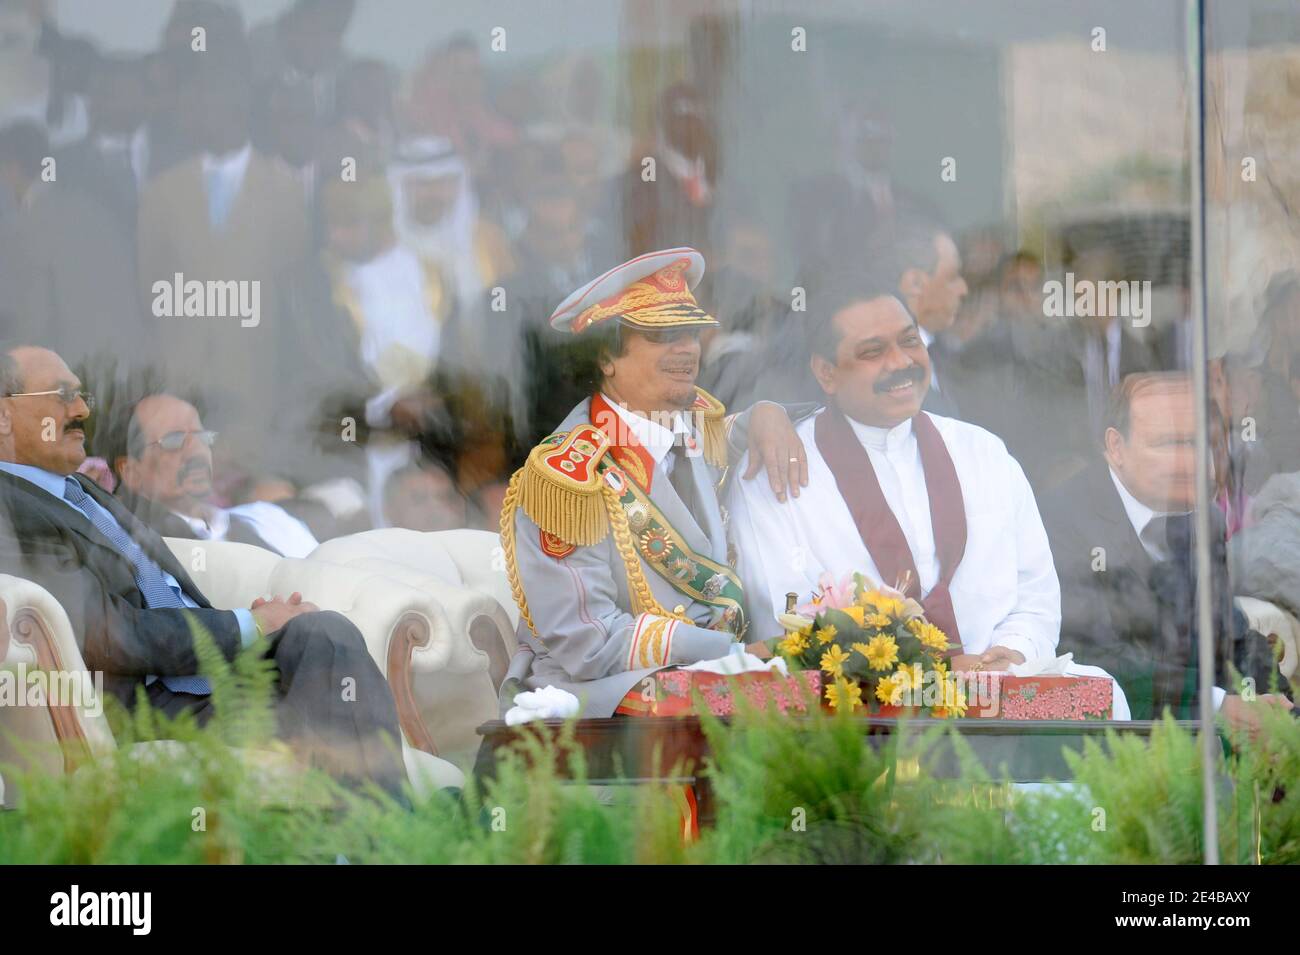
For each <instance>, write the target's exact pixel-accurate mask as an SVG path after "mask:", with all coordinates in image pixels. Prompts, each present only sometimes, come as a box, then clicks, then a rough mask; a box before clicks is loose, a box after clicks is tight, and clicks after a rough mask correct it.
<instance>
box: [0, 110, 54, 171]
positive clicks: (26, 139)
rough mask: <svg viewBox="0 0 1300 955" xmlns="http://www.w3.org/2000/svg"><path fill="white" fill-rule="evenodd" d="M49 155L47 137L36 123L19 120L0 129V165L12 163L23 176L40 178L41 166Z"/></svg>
mask: <svg viewBox="0 0 1300 955" xmlns="http://www.w3.org/2000/svg"><path fill="white" fill-rule="evenodd" d="M49 154H50V140H49V137H48V136H46V135H45V130H44V129H42V128H41V127H40V126H39V125H37V124H36V123H33V122H31V121H30V120H21V121H19V122H16V123H10V124H8V125H7V126H4V127H2V128H0V163H7V162H11V163H14V164H15V165H17V166H18V168H19V169H21V170H22V173H23V175H24V176H27V177H28V178H31V179H35V178H37V177H38V176H40V174H41V164H42V163H43V162H44V161H45V157H47V156H48V155H49Z"/></svg>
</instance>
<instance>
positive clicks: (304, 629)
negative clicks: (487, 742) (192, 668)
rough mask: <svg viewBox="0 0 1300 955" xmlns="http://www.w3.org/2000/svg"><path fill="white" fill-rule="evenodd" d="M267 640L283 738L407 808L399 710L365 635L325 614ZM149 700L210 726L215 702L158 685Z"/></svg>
mask: <svg viewBox="0 0 1300 955" xmlns="http://www.w3.org/2000/svg"><path fill="white" fill-rule="evenodd" d="M269 640H270V644H271V647H270V650H268V651H267V657H268V658H270V659H271V660H274V661H275V666H276V670H277V671H278V673H279V677H278V679H277V682H276V700H275V711H276V721H277V723H278V726H279V735H280V737H281V738H282V739H284V740H285V742H287V743H288V744H289V745H290V746H291V747H293V749H294V752H295V753H297V754H298V756H299V757H300V758H302V759H303V761H304V762H306V763H308V764H309V765H311V766H315V767H316V768H318V769H323V770H325V771H326V772H328V773H329V774H330V775H331V776H334V777H335V778H336V779H338V780H339V781H340V782H342V783H343V784H344V785H346V786H349V787H350V788H359V787H361V786H363V785H364V784H365V783H367V782H374V783H375V784H377V785H378V786H379V787H380V788H382V789H383V790H385V791H386V792H388V793H389V794H390V795H392V796H395V797H397V798H398V799H399V801H401V802H402V803H403V804H405V802H406V798H405V796H404V795H403V794H402V784H403V783H404V782H405V780H406V769H405V766H404V764H403V762H402V753H401V742H400V741H401V738H402V736H401V730H400V729H399V728H398V724H397V706H396V704H395V703H394V702H393V695H392V693H391V692H390V691H389V689H388V681H387V680H385V679H384V675H383V673H382V672H380V670H379V667H378V666H376V665H375V661H374V660H373V659H372V658H371V656H370V652H369V651H368V650H367V649H366V643H365V639H364V638H363V637H362V636H361V632H360V631H359V630H357V628H356V627H355V626H353V625H352V623H350V622H349V621H348V619H347V618H346V617H344V616H343V615H342V614H338V613H334V612H333V611H321V612H319V613H305V614H303V615H301V616H299V617H294V618H293V619H292V620H290V621H289V622H288V623H287V624H285V626H283V627H282V628H280V629H279V630H277V631H276V632H275V633H273V634H271V636H270V638H269ZM146 692H147V693H148V696H149V702H150V704H151V705H152V706H153V707H154V708H155V709H158V710H161V711H162V712H163V713H165V714H166V715H168V716H177V715H179V714H180V713H182V712H190V713H193V714H194V716H195V717H196V719H197V720H198V721H199V723H200V725H202V724H204V723H206V722H207V721H208V720H209V719H211V718H212V715H213V705H212V698H211V697H207V696H194V695H193V694H190V693H174V692H173V691H171V690H169V689H167V688H166V687H165V686H163V685H162V681H160V680H159V681H155V682H153V683H152V684H150V685H149V687H148V688H147V691H146Z"/></svg>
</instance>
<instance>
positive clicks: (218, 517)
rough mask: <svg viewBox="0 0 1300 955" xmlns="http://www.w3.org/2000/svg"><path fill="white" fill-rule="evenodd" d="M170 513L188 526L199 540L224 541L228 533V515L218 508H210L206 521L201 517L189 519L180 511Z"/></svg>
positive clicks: (189, 517)
mask: <svg viewBox="0 0 1300 955" xmlns="http://www.w3.org/2000/svg"><path fill="white" fill-rule="evenodd" d="M172 513H173V514H175V515H176V516H177V517H179V518H180V519H181V520H183V521H184V522H185V523H186V524H188V525H190V527H192V528H193V529H194V533H196V534H198V535H199V538H200V539H201V540H214V541H220V540H225V539H226V534H227V533H228V532H229V531H230V515H229V514H227V513H226V511H225V510H223V509H222V508H220V507H211V506H210V507H209V508H208V518H207V520H204V519H203V518H202V517H191V516H190V515H189V514H182V513H181V512H180V511H172Z"/></svg>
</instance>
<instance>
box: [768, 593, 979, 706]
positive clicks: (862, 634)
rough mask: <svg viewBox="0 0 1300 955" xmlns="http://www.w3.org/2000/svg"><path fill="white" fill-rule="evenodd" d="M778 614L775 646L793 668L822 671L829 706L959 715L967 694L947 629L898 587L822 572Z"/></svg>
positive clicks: (964, 704)
mask: <svg viewBox="0 0 1300 955" xmlns="http://www.w3.org/2000/svg"><path fill="white" fill-rule="evenodd" d="M780 619H781V623H782V624H783V625H784V626H785V628H786V636H785V637H784V639H782V640H780V641H778V642H777V644H776V647H777V652H778V653H780V654H781V655H782V656H784V657H785V658H786V660H787V661H789V662H790V664H792V665H793V666H795V667H797V668H801V669H809V670H821V671H822V672H823V673H824V674H825V677H824V682H825V685H826V701H827V703H828V704H829V705H830V706H831V707H832V708H834V709H836V710H848V711H849V712H853V711H855V710H856V709H858V707H863V708H865V710H866V711H867V712H868V713H876V714H880V713H885V714H894V713H898V712H900V711H902V709H903V708H907V709H909V710H915V711H917V712H920V713H925V714H928V715H931V716H936V717H940V718H949V717H953V716H962V715H964V714H965V712H966V697H965V694H964V693H963V691H962V689H961V686H960V685H959V683H958V681H957V679H956V678H955V677H954V675H953V673H952V672H951V670H950V669H949V667H948V663H947V660H946V658H945V657H946V654H947V652H948V637H947V635H946V634H944V632H943V631H942V630H940V629H939V628H938V627H936V626H934V625H933V624H931V623H930V622H929V621H927V620H926V619H925V615H924V612H923V610H922V608H921V605H920V604H919V603H917V602H916V601H915V600H912V599H911V598H909V597H905V596H904V595H903V594H902V593H901V592H900V591H898V590H894V589H892V588H889V587H883V586H878V585H876V584H875V583H873V582H872V581H871V580H869V579H868V578H867V577H865V576H863V575H862V574H857V573H855V574H851V575H849V576H848V577H845V578H844V579H843V580H842V581H840V582H839V583H836V582H835V581H834V580H833V579H832V578H831V577H830V576H829V575H828V574H823V575H822V577H821V579H820V580H819V581H818V589H817V591H816V593H814V595H813V599H812V601H811V602H809V603H807V604H804V605H803V606H800V607H796V608H795V610H794V612H793V613H787V614H783V615H782V616H781V618H780Z"/></svg>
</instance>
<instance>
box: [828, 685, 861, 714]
mask: <svg viewBox="0 0 1300 955" xmlns="http://www.w3.org/2000/svg"><path fill="white" fill-rule="evenodd" d="M826 701H827V702H828V703H830V705H831V707H832V708H834V709H836V710H838V709H839V708H840V707H841V706H845V705H847V706H848V708H849V712H850V713H852V712H853V711H854V710H856V709H857V708H858V707H859V706H861V705H862V687H860V686H858V685H857V684H856V683H848V682H846V681H844V680H836V681H835V683H834V684H832V685H831V686H828V687H827V688H826Z"/></svg>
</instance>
